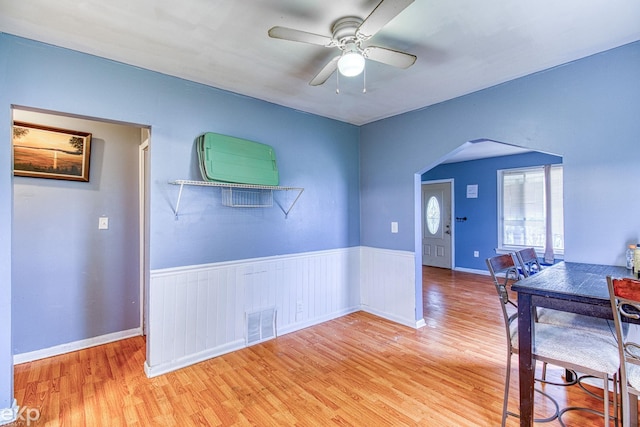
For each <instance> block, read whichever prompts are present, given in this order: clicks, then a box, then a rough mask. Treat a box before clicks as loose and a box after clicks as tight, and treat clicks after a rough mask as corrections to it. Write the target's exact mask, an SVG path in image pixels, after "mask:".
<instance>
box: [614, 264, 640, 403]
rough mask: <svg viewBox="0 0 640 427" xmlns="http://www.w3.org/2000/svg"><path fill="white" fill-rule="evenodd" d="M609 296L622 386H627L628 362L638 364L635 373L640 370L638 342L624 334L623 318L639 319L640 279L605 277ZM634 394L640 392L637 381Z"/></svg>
mask: <svg viewBox="0 0 640 427" xmlns="http://www.w3.org/2000/svg"><path fill="white" fill-rule="evenodd" d="M607 284H608V286H609V298H610V299H611V308H612V309H613V320H614V323H615V325H616V337H617V340H618V350H619V352H620V372H621V380H622V379H625V381H624V383H625V384H623V387H624V388H627V387H628V384H627V383H628V382H629V381H628V379H629V371H630V368H629V364H633V365H638V366H637V367H634V368H633V371H634V372H635V373H638V372H639V370H640V343H638V342H635V341H633V340H634V338H633V337H632V334H626V333H625V329H624V326H625V325H623V318H625V317H626V318H629V319H636V320H637V319H640V280H636V279H630V278H624V279H616V278H612V277H611V276H608V277H607ZM635 384H636V387H635V394H638V393H639V392H640V389H639V388H638V387H637V386H638V381H635Z"/></svg>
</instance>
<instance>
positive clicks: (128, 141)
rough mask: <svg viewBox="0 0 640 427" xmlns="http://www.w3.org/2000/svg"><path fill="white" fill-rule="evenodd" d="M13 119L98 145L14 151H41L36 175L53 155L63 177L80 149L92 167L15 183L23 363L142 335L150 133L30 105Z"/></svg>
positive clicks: (30, 146) (24, 144)
mask: <svg viewBox="0 0 640 427" xmlns="http://www.w3.org/2000/svg"><path fill="white" fill-rule="evenodd" d="M12 120H13V122H21V123H28V124H33V125H40V126H42V127H45V128H50V129H63V130H73V131H77V132H81V134H82V135H85V134H87V135H89V138H90V144H87V145H85V147H88V150H86V151H84V149H83V150H79V149H78V148H77V147H76V148H73V147H74V145H73V144H72V142H73V141H69V144H71V145H70V147H72V148H69V147H67V148H65V147H66V146H65V145H64V141H62V142H61V144H62V146H60V147H50V146H46V147H45V148H41V147H40V146H39V145H38V142H36V141H34V140H33V138H35V134H34V135H31V139H30V138H29V135H28V134H24V132H23V131H21V135H20V136H21V137H20V138H19V141H20V142H19V143H17V141H18V139H16V136H15V131H14V142H13V150H14V152H16V151H19V150H22V152H21V153H20V155H21V156H22V158H24V156H25V153H26V152H28V151H29V152H32V153H37V156H36V155H33V156H32V157H31V160H28V161H31V162H32V163H34V165H35V167H38V168H41V165H40V164H39V163H38V164H36V163H37V162H46V158H47V157H48V156H50V155H53V159H54V160H56V159H57V162H56V163H52V165H51V166H49V169H50V170H51V171H55V170H56V169H57V166H59V165H60V164H61V163H62V161H61V159H63V158H66V156H73V155H75V154H76V151H77V152H80V151H83V154H84V155H85V158H86V159H88V161H87V164H86V166H87V167H88V180H86V181H80V180H67V179H57V178H55V177H46V178H43V177H30V176H14V177H13V215H12V218H13V224H12V234H13V240H12V246H11V247H12V322H11V324H12V329H13V331H12V332H13V336H14V340H13V341H14V342H13V348H14V363H22V362H27V361H31V360H36V359H40V358H43V357H49V356H53V355H56V354H61V353H66V352H69V351H75V350H78V349H81V348H86V347H90V346H93V345H99V344H103V343H105V342H109V341H114V340H117V339H123V338H128V337H131V336H135V335H140V334H142V333H143V326H142V325H143V324H144V323H143V321H144V312H145V310H144V297H143V295H144V286H145V283H146V281H145V280H144V277H145V276H148V271H147V270H146V269H147V266H148V262H147V258H148V250H146V251H145V250H144V249H145V248H147V249H148V240H149V238H148V222H149V221H148V217H149V212H148V196H147V193H148V192H147V191H145V190H146V188H147V186H148V166H145V165H146V163H144V162H143V161H141V160H138V159H139V151H140V150H142V147H145V150H146V153H147V155H148V150H149V147H150V129H149V127H148V126H144V125H138V124H131V123H123V122H116V121H109V120H104V119H100V118H94V117H87V116H79V115H72V114H66V113H60V112H55V111H48V110H41V109H34V108H29V107H24V106H12ZM52 153H53V154H52ZM60 153H62V154H64V156H62V155H61V154H60ZM56 154H58V155H57V156H56ZM43 159H45V160H43ZM145 271H146V273H145Z"/></svg>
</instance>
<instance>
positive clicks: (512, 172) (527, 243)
mask: <svg viewBox="0 0 640 427" xmlns="http://www.w3.org/2000/svg"><path fill="white" fill-rule="evenodd" d="M548 169H549V170H548V172H547V173H545V167H544V166H539V167H532V168H525V169H504V170H499V171H498V185H499V197H498V212H499V221H498V243H499V247H500V248H501V249H505V250H508V249H520V248H522V247H534V248H536V249H537V250H538V251H539V252H545V251H548V250H549V249H552V250H553V252H554V253H556V254H562V253H564V220H563V218H564V213H563V202H562V200H563V199H562V165H551V166H549V167H548ZM547 180H549V186H548V187H546V181H547ZM545 188H548V191H546V189H545ZM547 204H550V210H549V212H547V211H548V210H547ZM547 236H550V240H551V241H550V242H549V243H550V245H549V246H550V247H547Z"/></svg>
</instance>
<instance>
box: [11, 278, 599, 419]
mask: <svg viewBox="0 0 640 427" xmlns="http://www.w3.org/2000/svg"><path fill="white" fill-rule="evenodd" d="M423 304H424V311H425V323H426V326H425V327H423V328H421V329H419V330H416V329H413V328H408V327H405V326H402V325H399V324H396V323H393V322H390V321H387V320H384V319H381V318H379V317H376V316H374V315H371V314H367V313H365V312H358V313H353V314H350V315H347V316H344V317H341V318H339V319H335V320H332V321H329V322H325V323H323V324H320V325H317V326H313V327H310V328H307V329H304V330H301V331H297V332H294V333H290V334H287V335H283V336H280V337H278V338H276V339H275V340H271V341H268V342H265V343H261V344H258V345H255V346H252V347H249V348H246V349H243V350H240V351H236V352H233V353H230V354H227V355H223V356H219V357H217V358H214V359H211V360H208V361H205V362H201V363H198V364H196V365H193V366H190V367H187V368H184V369H181V370H179V371H176V372H172V373H169V374H166V375H162V376H160V377H156V378H151V379H149V378H147V377H146V376H145V374H144V372H143V364H144V361H145V345H146V343H145V340H144V338H143V337H136V338H131V339H127V340H123V341H118V342H114V343H110V344H106V345H103V346H98V347H93V348H89V349H86V350H81V351H78V352H74V353H70V354H65V355H61V356H56V357H52V358H48V359H43V360H39V361H35V362H30V363H24V364H21V365H17V366H16V367H15V396H16V398H17V400H18V403H19V405H21V406H25V407H28V408H35V409H38V410H39V411H40V413H41V419H40V420H39V422H38V424H32V425H36V426H38V427H40V426H45V427H49V426H107V425H108V426H145V427H146V426H162V427H164V426H180V427H185V426H253V425H256V426H293V425H295V426H310V427H315V426H331V425H335V426H438V427H440V426H445V427H446V426H455V427H466V426H468V427H483V426H487V427H489V426H491V427H493V426H497V425H499V424H500V415H501V409H502V393H503V386H504V383H503V381H504V377H505V373H506V372H505V366H506V337H505V333H504V330H503V326H502V317H501V316H502V314H501V311H500V305H499V304H500V303H499V302H498V299H497V295H496V293H495V289H494V287H493V284H492V283H491V281H490V279H489V277H488V276H483V275H476V274H470V273H462V272H455V271H450V270H443V269H437V268H424V270H423ZM550 374H551V375H557V376H559V375H561V370H558V369H556V370H554V369H551V372H550ZM545 388H546V390H547V391H549V392H550V393H551V394H552V395H553V396H554V397H555V398H556V399H557V400H558V401H559V402H561V403H562V404H564V405H580V406H591V407H594V408H596V409H599V408H601V403H600V401H598V400H597V399H594V398H592V397H591V396H589V395H587V394H585V393H584V392H582V391H580V390H579V389H577V388H575V387H572V388H568V389H565V388H558V387H556V388H551V387H546V386H545ZM517 397H518V392H517V358H514V359H513V366H512V381H511V396H510V399H509V407H510V409H511V410H512V411H517ZM536 399H539V397H538V396H536ZM549 408H550V405H549V403H548V402H545V401H538V400H537V401H536V411H537V412H538V413H540V414H542V413H545V412H546V411H548V410H549ZM564 420H565V424H566V425H567V426H580V427H585V426H591V425H602V419H601V418H598V417H596V416H593V415H589V414H585V413H571V414H568V415H567V416H566V417H565V418H564ZM14 424H15V426H16V427H17V426H20V427H22V426H24V425H25V423H22V424H20V423H14ZM508 425H509V426H516V425H518V420H517V419H515V418H510V419H509V420H508ZM547 425H548V426H550V427H556V426H560V424H559V423H558V422H557V421H555V422H552V423H549V424H547Z"/></svg>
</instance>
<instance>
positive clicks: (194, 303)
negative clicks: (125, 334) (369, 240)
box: [145, 247, 413, 377]
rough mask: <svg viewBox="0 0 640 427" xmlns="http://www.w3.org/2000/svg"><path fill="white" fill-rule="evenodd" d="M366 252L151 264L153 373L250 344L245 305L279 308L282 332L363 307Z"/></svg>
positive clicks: (148, 368)
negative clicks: (167, 265)
mask: <svg viewBox="0 0 640 427" xmlns="http://www.w3.org/2000/svg"><path fill="white" fill-rule="evenodd" d="M360 254H361V248H359V247H355V248H345V249H337V250H330V251H319V252H312V253H304V254H295V255H286V256H277V257H269V258H259V259H249V260H241V261H233V262H222V263H215V264H207V265H199V266H189V267H179V268H172V269H164V270H154V271H152V272H151V280H150V286H149V318H148V322H147V325H148V333H147V361H146V363H145V372H146V374H147V376H149V377H153V376H156V375H160V374H163V373H166V372H169V371H173V370H176V369H178V368H181V367H184V366H188V365H191V364H193V363H197V362H199V361H202V360H206V359H209V358H211V357H215V356H218V355H221V354H224V353H228V352H230V351H234V350H237V349H240V348H243V347H245V331H244V329H245V326H244V325H245V317H244V316H245V312H251V311H256V310H260V309H262V308H266V307H276V309H277V315H276V316H277V318H276V325H277V333H278V335H282V334H286V333H289V332H293V331H296V330H299V329H302V328H305V327H308V326H312V325H315V324H318V323H321V322H325V321H327V320H331V319H334V318H336V317H340V316H343V315H345V314H348V313H351V312H354V311H358V310H359V309H360V295H361V294H360ZM410 270H411V271H413V267H411V269H410ZM391 293H392V294H393V295H394V297H395V298H398V297H400V296H399V295H397V293H396V291H395V290H394V291H392V292H391ZM403 294H404V293H403ZM398 304H399V303H398Z"/></svg>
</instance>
